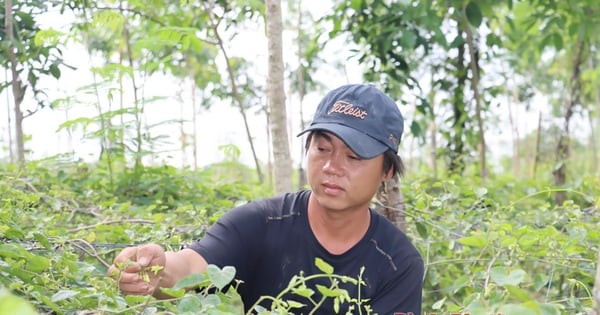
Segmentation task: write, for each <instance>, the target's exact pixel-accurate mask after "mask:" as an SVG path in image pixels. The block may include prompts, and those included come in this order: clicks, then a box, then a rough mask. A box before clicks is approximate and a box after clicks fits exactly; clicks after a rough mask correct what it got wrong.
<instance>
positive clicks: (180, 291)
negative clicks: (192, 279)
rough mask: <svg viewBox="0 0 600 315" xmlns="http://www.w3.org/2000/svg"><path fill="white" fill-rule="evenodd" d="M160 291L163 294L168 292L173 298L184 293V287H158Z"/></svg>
mask: <svg viewBox="0 0 600 315" xmlns="http://www.w3.org/2000/svg"><path fill="white" fill-rule="evenodd" d="M160 291H161V292H163V293H164V294H168V295H170V296H172V297H174V298H180V297H182V296H184V295H185V292H186V290H185V289H182V288H180V289H173V288H160Z"/></svg>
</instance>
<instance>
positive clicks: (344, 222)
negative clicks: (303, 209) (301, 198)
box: [308, 197, 371, 255]
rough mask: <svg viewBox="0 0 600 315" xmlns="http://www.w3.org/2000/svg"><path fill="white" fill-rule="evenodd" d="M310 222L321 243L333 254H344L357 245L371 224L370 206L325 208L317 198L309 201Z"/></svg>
mask: <svg viewBox="0 0 600 315" xmlns="http://www.w3.org/2000/svg"><path fill="white" fill-rule="evenodd" d="M308 222H309V224H310V228H311V230H312V232H313V234H314V235H315V237H316V238H317V240H318V241H319V243H320V244H321V246H323V247H324V248H325V249H327V251H329V252H330V253H331V254H334V255H339V254H343V253H345V252H346V251H348V250H349V249H350V248H352V247H353V246H354V245H356V244H357V243H358V242H359V241H360V240H361V239H362V238H363V236H364V235H365V233H367V230H368V229H369V225H370V224H371V214H370V212H369V208H368V207H367V206H365V207H364V208H362V209H351V210H350V209H349V210H330V209H325V208H323V207H322V206H321V205H319V203H318V202H317V200H316V199H314V198H312V197H311V198H310V199H309V203H308Z"/></svg>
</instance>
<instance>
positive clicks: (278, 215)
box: [109, 84, 424, 315]
mask: <svg viewBox="0 0 600 315" xmlns="http://www.w3.org/2000/svg"><path fill="white" fill-rule="evenodd" d="M402 131H403V118H402V115H401V114H400V111H399V110H398V107H397V106H396V104H395V103H394V102H393V101H392V100H391V99H390V98H389V97H388V96H387V95H385V94H384V93H383V92H381V91H380V90H378V89H377V88H375V87H373V86H371V85H362V84H352V85H344V86H341V87H339V88H337V89H334V90H332V91H331V92H329V93H328V94H327V95H326V96H325V97H324V98H323V100H322V101H321V103H320V104H319V106H318V107H317V110H316V112H315V115H314V118H313V121H312V123H311V125H310V126H309V127H308V128H307V129H306V130H304V131H302V133H300V135H302V134H308V136H307V140H306V148H307V178H308V183H309V184H310V188H311V189H310V190H302V191H299V192H296V193H289V194H285V195H283V196H277V197H274V198H270V199H265V200H261V201H256V202H252V203H249V204H246V205H243V206H241V207H238V208H235V209H232V210H231V211H229V212H227V213H226V214H224V215H223V216H222V217H221V218H220V219H219V220H218V221H217V222H216V223H215V224H214V225H213V226H211V228H210V229H209V230H208V232H207V234H206V236H205V237H204V238H203V239H202V240H200V241H198V242H196V243H194V244H192V245H191V246H189V248H186V249H183V250H180V251H177V252H166V253H165V252H164V251H163V249H162V248H161V247H160V246H158V245H154V244H150V245H144V246H139V247H135V248H127V249H124V250H123V251H122V252H121V253H120V254H119V255H118V256H117V257H116V258H115V262H123V261H126V260H132V261H135V262H136V263H134V264H132V265H130V266H129V267H127V268H126V269H125V270H124V271H123V272H122V273H121V274H120V277H119V279H120V283H119V287H120V289H121V291H122V292H124V293H125V294H154V295H155V296H157V297H162V294H161V292H160V290H158V289H157V288H159V287H171V286H173V285H174V284H175V283H176V282H177V281H178V280H180V279H182V278H183V277H185V276H187V275H190V274H193V273H200V272H203V271H205V270H206V267H207V265H208V264H214V265H217V266H219V267H221V268H222V267H225V266H234V267H235V268H236V279H237V280H241V281H242V283H241V284H240V285H239V287H238V292H239V293H240V295H241V296H242V300H243V301H244V305H245V307H246V311H248V308H250V307H251V306H252V305H253V304H254V303H255V302H256V301H257V300H258V299H259V298H260V297H261V296H276V295H277V294H279V293H280V292H281V291H282V290H283V289H285V288H286V287H287V285H288V283H289V281H290V279H291V278H292V277H293V276H294V275H299V274H300V273H302V274H303V275H304V276H309V275H311V274H320V273H323V272H322V271H320V270H319V269H318V268H317V267H316V266H315V259H316V258H320V259H322V260H324V261H325V262H326V263H328V264H329V265H331V266H333V268H334V273H335V274H338V275H346V276H349V277H351V278H355V279H356V278H357V277H358V275H359V274H360V272H361V268H363V267H364V273H363V274H362V279H363V280H364V284H363V285H361V286H357V285H355V284H351V283H341V284H340V287H342V288H344V289H346V290H348V292H349V294H350V297H352V298H358V297H359V296H360V299H361V300H364V301H367V303H368V304H369V305H370V308H371V309H372V311H373V312H374V313H377V314H380V315H387V314H415V315H416V314H420V313H421V289H422V279H423V272H424V267H423V260H422V258H421V256H420V254H419V253H418V251H417V250H416V249H415V247H414V246H413V245H412V244H411V243H410V241H409V240H408V239H407V237H406V235H404V233H402V232H401V231H400V230H399V229H397V228H396V227H395V226H394V225H393V224H391V223H390V222H389V221H388V220H386V219H385V218H384V217H383V216H381V215H380V214H378V213H377V212H375V211H373V210H371V209H370V208H369V206H370V204H371V200H372V198H373V196H374V195H375V193H376V191H377V189H378V187H379V185H380V184H381V183H382V182H383V181H385V180H387V179H389V178H391V176H393V175H394V174H395V173H399V174H400V173H401V172H402V163H401V160H400V158H399V157H398V155H397V150H398V145H399V142H400V139H401V136H402ZM300 135H299V136H300ZM154 265H159V266H164V269H162V270H161V271H160V273H158V275H156V276H154V275H153V274H152V273H150V276H151V278H150V282H146V281H143V280H142V279H140V277H139V276H138V275H137V272H138V271H140V270H141V268H142V267H149V266H154ZM115 271H116V267H115V266H114V265H113V266H112V267H111V268H110V270H109V272H110V273H111V274H112V273H114V272H115ZM146 280H147V279H146ZM317 283H320V284H322V285H326V284H327V282H317V281H314V282H309V283H307V286H309V287H311V286H312V289H313V290H315V291H316V292H317V293H316V294H319V293H318V290H317V289H316V288H315V286H316V284H317ZM286 298H290V299H293V300H295V301H300V302H302V303H304V304H306V305H307V306H306V308H304V309H297V310H294V313H295V314H308V313H309V312H310V311H311V310H312V308H313V307H314V305H313V304H312V303H311V301H310V300H308V299H306V300H305V299H303V298H301V297H299V296H296V295H289V296H286ZM313 300H315V299H313ZM318 300H319V299H316V301H318ZM263 306H265V307H269V305H263ZM348 308H349V304H348V303H343V304H342V305H340V313H341V314H345V313H346V310H348ZM334 313H335V312H334V305H333V303H332V299H331V298H329V299H326V302H325V303H324V304H323V305H321V306H320V307H319V308H318V313H317V314H334ZM354 313H358V311H357V310H356V309H355V311H354ZM363 313H365V312H364V311H363Z"/></svg>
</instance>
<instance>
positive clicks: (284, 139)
mask: <svg viewBox="0 0 600 315" xmlns="http://www.w3.org/2000/svg"><path fill="white" fill-rule="evenodd" d="M265 6H266V10H265V12H266V14H265V19H266V24H267V41H268V56H269V57H268V64H269V71H268V76H267V100H268V105H269V107H268V108H269V115H270V117H271V135H272V143H273V160H274V161H273V162H274V175H275V193H276V194H282V193H285V192H288V191H290V190H291V189H292V160H291V158H290V148H289V141H288V132H287V126H286V122H287V115H286V108H285V95H284V89H283V49H282V31H283V25H282V21H281V0H267V1H266V3H265Z"/></svg>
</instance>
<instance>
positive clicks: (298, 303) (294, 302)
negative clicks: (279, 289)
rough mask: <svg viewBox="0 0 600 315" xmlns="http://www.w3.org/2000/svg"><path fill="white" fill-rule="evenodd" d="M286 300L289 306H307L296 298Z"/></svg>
mask: <svg viewBox="0 0 600 315" xmlns="http://www.w3.org/2000/svg"><path fill="white" fill-rule="evenodd" d="M286 302H287V304H288V307H289V308H301V307H304V306H306V304H304V303H300V302H298V301H294V300H287V301H286Z"/></svg>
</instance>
